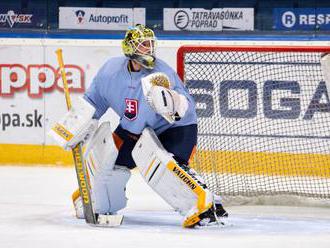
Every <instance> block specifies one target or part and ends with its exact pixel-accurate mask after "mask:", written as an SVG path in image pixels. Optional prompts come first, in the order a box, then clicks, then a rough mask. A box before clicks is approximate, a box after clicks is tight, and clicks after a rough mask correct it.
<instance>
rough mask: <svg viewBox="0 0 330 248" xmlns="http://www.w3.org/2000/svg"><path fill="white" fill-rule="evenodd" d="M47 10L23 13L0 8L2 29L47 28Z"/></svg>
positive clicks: (0, 25)
mask: <svg viewBox="0 0 330 248" xmlns="http://www.w3.org/2000/svg"><path fill="white" fill-rule="evenodd" d="M46 23H47V12H46V9H35V10H30V11H24V12H23V11H21V10H19V9H12V8H0V27H2V28H47V27H46Z"/></svg>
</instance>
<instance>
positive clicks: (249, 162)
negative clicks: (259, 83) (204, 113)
mask: <svg viewBox="0 0 330 248" xmlns="http://www.w3.org/2000/svg"><path fill="white" fill-rule="evenodd" d="M0 153H1V154H2V156H1V157H0V165H7V164H18V165H30V166H33V165H37V166H40V165H41V164H45V165H48V166H73V160H72V154H71V152H70V151H63V150H62V149H61V148H60V147H57V146H38V145H11V144H2V145H0ZM197 154H198V157H199V160H198V164H201V163H202V164H203V168H204V170H203V172H205V173H219V174H227V173H232V174H252V175H278V176H306V177H308V176H310V177H323V178H330V155H325V154H290V153H270V152H268V153H265V152H235V151H197ZM228 162H230V163H228ZM293 163H294V164H295V168H294V170H293V169H292V164H293ZM198 164H196V163H192V167H195V168H196V169H198V168H199V167H198Z"/></svg>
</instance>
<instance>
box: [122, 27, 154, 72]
mask: <svg viewBox="0 0 330 248" xmlns="http://www.w3.org/2000/svg"><path fill="white" fill-rule="evenodd" d="M155 41H156V38H155V34H154V31H152V30H151V29H150V28H147V27H145V26H144V25H141V24H137V25H136V26H135V27H133V28H130V29H129V30H128V31H127V32H126V35H125V38H124V40H123V41H122V49H123V52H124V54H125V56H127V57H129V58H130V59H132V60H134V61H136V62H137V63H139V64H140V65H141V66H143V67H144V68H147V69H153V68H154V66H155V60H156V58H155Z"/></svg>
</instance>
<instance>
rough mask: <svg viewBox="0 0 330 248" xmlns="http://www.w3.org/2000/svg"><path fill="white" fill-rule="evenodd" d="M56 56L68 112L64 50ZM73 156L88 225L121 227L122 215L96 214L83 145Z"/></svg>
mask: <svg viewBox="0 0 330 248" xmlns="http://www.w3.org/2000/svg"><path fill="white" fill-rule="evenodd" d="M56 55H57V61H58V64H59V67H60V72H61V77H62V80H63V90H64V95H65V100H66V105H67V108H68V110H70V109H71V107H72V103H71V98H70V93H69V87H68V82H67V79H66V74H65V69H64V61H63V55H62V49H58V50H56ZM72 155H73V160H74V166H75V170H76V175H77V181H78V186H79V191H80V196H81V198H82V204H83V212H84V217H85V221H86V223H88V224H91V225H95V226H105V227H113V226H118V225H121V223H122V221H123V216H122V215H101V214H95V213H94V210H93V203H92V198H91V193H90V192H91V191H90V185H89V180H88V176H87V168H86V164H85V161H84V157H83V153H82V144H81V143H78V144H77V145H76V146H75V147H73V148H72Z"/></svg>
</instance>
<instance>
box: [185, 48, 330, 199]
mask: <svg viewBox="0 0 330 248" xmlns="http://www.w3.org/2000/svg"><path fill="white" fill-rule="evenodd" d="M320 58H321V53H320V52H313V51H310V52H297V51H295V52H289V51H286V52H280V51H276V52H274V51H272V50H271V49H269V51H263V52H258V51H257V49H256V51H221V49H219V50H217V51H209V52H208V51H203V52H198V51H196V50H195V51H194V52H189V48H187V49H186V50H185V51H184V56H183V61H182V65H180V62H179V66H183V69H184V70H183V75H180V76H182V78H183V80H184V82H185V84H186V86H187V88H188V89H189V92H190V94H191V95H192V96H193V97H194V99H195V101H196V108H197V115H198V129H199V131H198V132H199V135H198V148H197V152H196V155H195V160H194V162H193V163H192V167H194V168H195V169H196V170H197V171H198V172H199V173H201V174H202V175H203V177H204V178H205V180H206V182H207V184H208V185H209V188H210V189H211V190H212V191H213V192H215V193H217V194H221V195H224V196H226V195H228V196H259V195H277V194H287V195H297V196H308V197H315V198H326V199H329V198H330V146H329V145H330V135H329V134H330V124H329V123H330V122H329V121H330V102H329V98H328V94H327V88H326V83H325V82H324V78H323V75H322V71H321V66H320Z"/></svg>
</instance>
